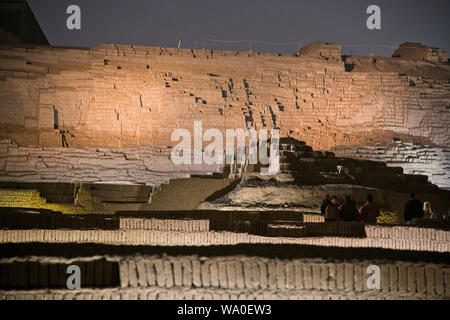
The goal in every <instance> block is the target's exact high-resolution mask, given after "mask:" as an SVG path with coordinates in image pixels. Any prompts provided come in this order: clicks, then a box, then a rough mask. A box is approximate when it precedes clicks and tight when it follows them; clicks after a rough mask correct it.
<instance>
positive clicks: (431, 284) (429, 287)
mask: <svg viewBox="0 0 450 320" xmlns="http://www.w3.org/2000/svg"><path fill="white" fill-rule="evenodd" d="M425 284H426V293H427V295H435V294H436V291H435V288H436V282H435V277H434V268H432V267H427V268H425Z"/></svg>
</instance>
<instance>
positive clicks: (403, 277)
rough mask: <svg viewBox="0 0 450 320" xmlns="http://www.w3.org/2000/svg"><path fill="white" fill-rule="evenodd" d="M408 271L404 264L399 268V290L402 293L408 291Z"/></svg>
mask: <svg viewBox="0 0 450 320" xmlns="http://www.w3.org/2000/svg"><path fill="white" fill-rule="evenodd" d="M407 279H408V270H407V267H406V265H405V264H404V263H401V264H400V265H399V266H398V288H399V291H400V292H401V293H406V292H407V291H408V282H407Z"/></svg>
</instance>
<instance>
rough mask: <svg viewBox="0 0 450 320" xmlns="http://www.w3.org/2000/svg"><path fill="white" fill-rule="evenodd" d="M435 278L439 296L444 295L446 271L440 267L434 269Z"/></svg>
mask: <svg viewBox="0 0 450 320" xmlns="http://www.w3.org/2000/svg"><path fill="white" fill-rule="evenodd" d="M434 278H435V283H436V288H435V289H436V293H437V294H438V295H439V296H444V293H445V292H444V291H445V283H444V271H443V270H442V268H440V267H436V268H435V269H434Z"/></svg>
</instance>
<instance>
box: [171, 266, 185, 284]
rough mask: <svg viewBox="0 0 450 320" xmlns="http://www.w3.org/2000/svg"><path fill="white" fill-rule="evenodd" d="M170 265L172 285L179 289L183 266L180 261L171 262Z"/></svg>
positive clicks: (181, 281)
mask: <svg viewBox="0 0 450 320" xmlns="http://www.w3.org/2000/svg"><path fill="white" fill-rule="evenodd" d="M172 265H173V278H174V279H173V280H174V285H175V286H178V287H180V286H182V285H183V266H182V264H181V261H180V260H174V261H172Z"/></svg>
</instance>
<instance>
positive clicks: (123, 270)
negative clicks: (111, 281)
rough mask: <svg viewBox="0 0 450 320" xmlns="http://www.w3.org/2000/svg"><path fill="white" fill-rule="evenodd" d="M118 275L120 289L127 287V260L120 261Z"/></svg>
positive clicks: (128, 281)
mask: <svg viewBox="0 0 450 320" xmlns="http://www.w3.org/2000/svg"><path fill="white" fill-rule="evenodd" d="M119 273H120V286H121V287H122V288H126V287H128V286H129V283H130V280H129V278H128V261H127V260H121V261H120V262H119ZM82 274H83V273H82ZM82 278H83V277H82ZM83 287H84V286H83Z"/></svg>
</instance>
